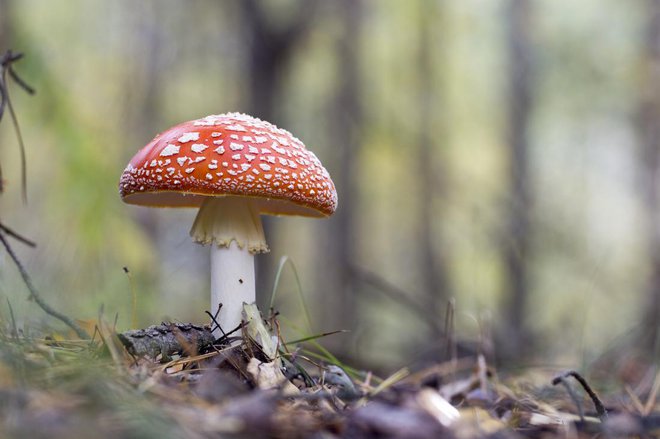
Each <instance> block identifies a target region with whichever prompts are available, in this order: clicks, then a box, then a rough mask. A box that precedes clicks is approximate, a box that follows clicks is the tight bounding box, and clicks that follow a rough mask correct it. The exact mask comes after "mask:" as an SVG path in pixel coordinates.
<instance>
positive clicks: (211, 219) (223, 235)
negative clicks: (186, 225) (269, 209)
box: [190, 196, 268, 254]
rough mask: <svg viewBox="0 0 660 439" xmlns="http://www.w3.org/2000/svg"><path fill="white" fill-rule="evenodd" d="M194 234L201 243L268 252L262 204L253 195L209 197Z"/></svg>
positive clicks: (197, 218)
mask: <svg viewBox="0 0 660 439" xmlns="http://www.w3.org/2000/svg"><path fill="white" fill-rule="evenodd" d="M190 236H192V238H193V239H194V240H195V242H198V243H200V244H204V245H206V244H215V245H217V246H218V247H226V248H229V247H230V245H231V242H232V241H235V242H236V244H237V245H238V247H239V248H241V249H245V248H247V250H248V251H249V252H250V253H252V254H256V253H267V252H268V245H267V244H266V237H265V235H264V229H263V226H262V224H261V218H260V214H259V210H258V208H257V207H256V206H255V205H254V202H253V200H251V199H250V198H249V197H236V196H225V197H208V198H206V199H205V200H204V202H203V203H202V205H201V207H200V208H199V212H198V213H197V217H196V218H195V222H194V223H193V226H192V228H191V229H190Z"/></svg>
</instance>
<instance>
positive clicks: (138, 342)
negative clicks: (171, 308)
mask: <svg viewBox="0 0 660 439" xmlns="http://www.w3.org/2000/svg"><path fill="white" fill-rule="evenodd" d="M117 336H118V337H119V340H120V341H121V342H122V344H123V345H124V347H125V348H126V350H127V351H128V353H129V354H131V355H134V356H136V357H142V356H147V357H151V358H156V357H157V356H158V355H161V356H162V357H163V358H169V357H170V356H171V355H172V354H176V353H189V352H187V351H189V350H191V349H194V350H196V351H197V352H199V351H201V350H203V349H205V348H207V347H209V346H211V345H212V344H213V342H214V341H215V338H214V337H213V333H212V332H211V328H210V327H208V326H198V325H193V324H192V323H161V324H160V325H153V326H149V327H148V328H145V329H132V330H130V331H126V332H122V333H121V334H117Z"/></svg>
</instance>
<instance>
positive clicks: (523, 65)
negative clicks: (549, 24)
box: [498, 0, 533, 357]
mask: <svg viewBox="0 0 660 439" xmlns="http://www.w3.org/2000/svg"><path fill="white" fill-rule="evenodd" d="M530 8H531V5H530V2H529V1H528V0H511V1H510V2H509V6H508V10H507V17H506V18H507V46H508V56H509V73H508V80H509V91H508V93H509V96H508V103H509V109H508V120H507V143H508V145H509V179H510V180H509V196H510V205H509V212H508V224H507V230H506V232H505V233H506V236H505V238H504V242H503V244H502V245H503V249H502V250H503V259H504V270H505V278H506V285H505V288H506V291H505V297H506V302H505V304H504V313H503V314H504V316H505V319H506V324H507V326H508V330H507V332H506V334H504V337H503V338H502V340H501V343H498V346H500V350H502V351H503V354H505V356H510V357H511V356H518V355H520V354H522V353H523V351H524V349H523V348H524V346H528V345H529V344H528V343H527V342H528V338H529V336H530V334H529V332H528V328H527V325H526V321H525V316H526V309H527V301H528V295H529V258H530V236H531V230H530V208H531V193H532V190H531V181H530V178H529V133H528V131H529V120H530V114H531V111H532V95H531V90H532V83H533V72H532V63H531V61H532V60H531V57H532V48H531V41H530V39H531V35H530V33H531V28H530V23H529V21H530Z"/></svg>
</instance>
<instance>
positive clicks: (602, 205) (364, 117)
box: [0, 0, 660, 368]
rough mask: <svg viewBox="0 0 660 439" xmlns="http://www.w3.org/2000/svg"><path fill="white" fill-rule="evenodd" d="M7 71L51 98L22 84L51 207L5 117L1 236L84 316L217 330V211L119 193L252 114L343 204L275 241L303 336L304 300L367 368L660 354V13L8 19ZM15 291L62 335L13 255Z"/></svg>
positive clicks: (119, 0) (8, 4)
mask: <svg viewBox="0 0 660 439" xmlns="http://www.w3.org/2000/svg"><path fill="white" fill-rule="evenodd" d="M7 49H13V50H15V51H19V52H23V53H25V58H24V59H23V60H22V61H20V63H18V64H16V65H15V69H16V71H17V72H18V73H19V74H20V75H21V77H22V78H23V79H25V80H26V82H28V83H29V84H30V85H32V86H33V87H35V88H36V90H37V94H36V95H35V96H28V95H27V94H26V93H24V92H23V91H22V90H21V89H19V88H18V87H17V86H15V85H11V80H8V82H9V83H10V93H11V98H12V102H13V105H14V108H15V110H16V114H17V116H18V119H19V122H20V125H21V128H22V132H23V137H24V140H25V144H26V148H27V158H28V161H27V165H28V166H27V168H28V170H27V171H28V173H27V181H28V203H27V204H24V203H23V202H22V199H21V188H20V178H21V177H20V156H19V152H18V143H17V141H16V137H15V133H14V131H13V129H12V126H11V123H10V120H9V118H8V117H7V116H6V117H5V118H4V120H2V122H1V123H0V142H1V143H0V163H1V165H2V170H3V173H4V174H3V177H4V180H5V181H4V183H5V192H4V193H3V194H2V196H1V197H0V220H1V221H2V222H3V223H4V224H6V225H7V226H10V227H12V228H13V229H15V230H16V231H18V232H20V233H22V234H24V235H26V236H28V237H30V238H32V239H33V240H34V241H36V242H37V243H38V247H37V248H36V249H29V248H25V247H22V246H21V245H20V244H18V243H16V244H14V246H15V248H16V251H17V252H18V254H19V256H20V258H21V259H22V261H23V262H24V264H25V266H26V268H27V270H28V271H29V272H30V274H31V275H32V277H33V279H34V282H35V284H36V286H37V287H38V288H39V290H40V291H41V292H42V295H43V296H44V297H45V298H46V299H47V300H49V301H50V302H51V303H52V304H53V305H54V306H55V307H56V308H58V309H59V310H62V311H64V312H65V313H67V314H68V315H70V316H73V317H77V318H80V319H86V320H89V319H96V318H98V317H99V313H101V312H102V314H103V316H104V318H106V319H108V320H110V321H112V320H114V317H115V315H118V320H117V322H118V323H117V324H118V328H119V329H120V330H121V329H128V328H129V327H131V326H132V324H133V323H132V321H131V314H132V312H133V307H132V299H131V288H133V289H134V291H135V292H136V293H137V295H138V306H137V308H136V309H135V311H136V313H137V322H136V324H137V325H138V326H146V325H149V324H153V323H158V322H160V321H161V320H163V319H175V320H179V321H192V322H199V323H201V322H205V321H206V316H205V314H204V310H205V309H207V307H208V297H209V273H208V270H209V263H208V249H206V248H203V247H200V246H198V245H195V244H193V243H192V242H191V240H190V238H189V237H188V231H189V228H190V226H191V224H192V221H193V218H194V215H195V212H194V211H190V210H172V209H164V210H158V209H147V208H140V207H134V206H127V205H124V204H123V203H122V202H121V200H120V199H119V196H118V191H117V183H118V180H119V176H120V174H121V172H122V170H123V169H124V167H125V165H126V163H128V161H129V159H130V158H131V157H132V155H133V154H134V153H135V152H136V151H137V150H138V149H139V148H141V147H142V146H143V145H145V144H146V143H147V142H148V141H149V140H150V139H151V138H152V137H153V136H154V135H155V134H156V133H157V132H159V131H161V130H164V129H166V128H168V127H170V126H172V125H174V124H177V123H179V122H181V121H184V120H190V119H194V118H198V117H202V116H205V115H207V114H216V113H223V112H227V111H242V112H247V113H250V114H252V115H254V116H258V117H261V118H263V119H266V120H269V121H271V122H274V123H276V124H277V125H279V126H281V127H283V128H286V129H288V130H290V131H291V132H293V133H294V134H295V135H296V136H297V137H299V138H300V139H302V140H303V141H304V142H305V143H306V144H307V146H308V148H309V149H311V150H312V151H314V152H315V153H316V154H317V155H318V156H319V158H320V159H321V161H322V162H323V163H324V164H325V166H326V168H327V169H328V170H329V172H330V174H331V175H332V176H333V179H334V181H335V183H336V185H337V188H338V193H339V209H338V211H337V212H336V214H335V215H334V216H333V217H332V218H330V219H327V220H311V219H299V218H272V219H269V220H268V223H267V233H268V239H269V241H270V244H271V249H272V252H271V253H270V254H268V255H265V256H260V257H259V268H258V276H259V281H258V282H259V285H260V287H259V288H260V291H259V296H260V298H259V301H260V303H261V305H262V307H263V308H265V309H267V307H268V304H269V300H270V296H271V294H272V291H273V285H274V282H275V277H276V276H275V274H276V272H277V270H278V265H279V264H280V261H281V258H282V257H284V256H286V257H288V258H289V260H290V261H292V262H293V265H294V266H295V269H296V272H297V274H298V277H296V276H295V275H294V272H293V270H292V269H291V266H290V265H286V266H285V267H284V269H283V270H282V272H281V276H280V282H279V284H278V289H277V295H276V298H275V304H276V307H277V309H278V310H279V311H280V312H281V317H282V321H283V327H284V328H285V332H286V333H287V334H288V335H287V336H289V337H291V338H293V337H296V336H297V335H300V334H302V333H309V330H308V329H307V328H306V327H305V324H304V319H303V317H302V316H303V314H304V312H303V305H302V304H301V300H300V299H299V295H298V290H299V289H300V290H301V291H302V293H303V294H304V297H305V301H306V307H307V308H308V310H309V312H310V313H311V315H312V317H313V328H312V332H323V331H332V330H335V329H347V330H350V332H349V333H345V334H339V335H333V336H331V337H328V338H327V339H326V340H324V343H325V344H326V345H327V346H329V347H330V348H331V349H332V350H333V352H335V353H337V354H339V355H340V356H341V357H342V358H345V359H350V360H351V361H353V362H354V364H358V365H364V366H366V367H376V368H395V367H398V366H401V365H406V364H410V363H411V362H420V361H421V362H423V361H429V360H431V359H441V358H442V356H443V355H446V351H447V346H448V338H450V339H451V338H454V339H461V340H472V341H475V342H476V344H475V345H474V346H473V348H475V349H484V350H487V351H488V352H489V354H491V355H494V356H495V357H496V358H497V359H498V360H500V361H507V360H508V361H510V362H512V363H518V364H520V363H523V362H525V361H541V362H543V364H556V365H561V364H566V365H571V364H576V363H579V364H582V363H586V362H590V361H593V360H594V359H596V358H597V357H598V356H599V355H601V354H602V353H603V352H606V351H608V350H610V349H612V348H613V347H615V346H619V345H622V344H623V345H634V346H637V347H638V348H639V349H640V351H642V352H646V353H648V354H654V353H655V352H656V345H657V339H658V337H657V328H658V325H657V322H658V315H659V313H660V204H659V202H660V199H659V194H658V188H659V186H658V185H659V184H660V181H658V179H659V178H660V156H659V153H660V1H658V0H633V1H628V2H621V1H615V0H582V1H579V2H576V1H569V0H538V1H532V0H508V1H491V0H468V1H441V0H437V1H433V0H410V1H400V0H336V1H323V0H272V1H270V0H189V1H174V0H158V1H155V0H144V1H139V2H136V1H131V0H115V1H102V0H0V50H1V51H2V52H4V51H5V50H7ZM123 267H128V268H129V270H130V276H127V275H126V274H125V273H124V271H123ZM0 295H1V296H3V297H2V299H3V300H1V301H0V308H1V309H2V310H1V311H0V315H2V316H3V318H4V319H5V321H6V319H8V318H9V317H8V316H9V311H8V309H9V306H8V305H7V302H8V303H10V304H11V307H12V309H13V312H14V315H15V318H16V320H17V321H18V323H19V325H21V327H25V328H30V327H35V326H34V325H40V324H42V323H44V322H48V323H49V324H54V322H53V321H52V320H49V319H48V318H46V317H45V316H44V314H43V313H42V312H41V310H40V309H38V307H37V306H36V305H34V304H33V303H31V302H28V301H27V300H26V297H27V291H26V290H25V287H24V285H23V284H22V281H21V279H20V277H19V276H18V274H17V271H16V269H15V267H14V266H13V264H12V262H11V260H10V259H9V258H7V257H6V256H5V255H4V254H3V255H1V256H0ZM5 298H6V299H7V301H6V300H4V299H5ZM449 304H451V305H449ZM448 309H449V311H452V310H453V313H452V312H449V313H448ZM448 315H449V317H448ZM452 315H453V319H452V318H451V316H452ZM450 320H453V328H454V329H453V330H451V331H450V332H449V334H448V333H447V331H446V327H447V326H451V325H448V323H447V322H448V321H450ZM26 330H28V329H26ZM449 345H450V344H449ZM466 346H467V345H466Z"/></svg>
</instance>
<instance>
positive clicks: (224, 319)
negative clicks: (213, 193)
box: [190, 197, 268, 336]
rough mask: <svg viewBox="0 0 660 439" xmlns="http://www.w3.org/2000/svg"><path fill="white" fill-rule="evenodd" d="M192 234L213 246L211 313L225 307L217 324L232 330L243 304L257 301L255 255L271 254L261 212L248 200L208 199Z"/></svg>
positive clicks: (239, 317) (217, 333)
mask: <svg viewBox="0 0 660 439" xmlns="http://www.w3.org/2000/svg"><path fill="white" fill-rule="evenodd" d="M190 235H191V236H192V237H193V239H194V240H195V241H197V242H199V243H200V244H209V245H210V246H211V312H212V313H214V314H215V313H216V312H217V311H218V306H219V305H220V304H222V308H221V309H220V313H219V314H218V318H217V319H216V321H217V322H218V323H219V324H220V325H221V326H222V330H223V331H225V332H228V331H231V330H233V329H234V328H236V327H237V326H238V325H239V323H240V322H241V316H242V311H243V308H242V307H243V302H246V303H253V302H254V300H255V289H254V288H255V285H254V254H255V253H262V252H267V251H268V246H267V245H266V238H265V237H264V229H263V227H262V225H261V218H260V216H259V210H258V208H257V207H256V206H255V205H254V203H253V202H252V200H251V199H249V198H245V197H208V198H207V199H206V200H205V201H204V202H203V203H202V205H201V207H200V208H199V212H198V213H197V218H195V223H194V224H193V226H192V229H191V230H190ZM214 335H215V336H220V335H222V333H221V332H220V330H216V331H214Z"/></svg>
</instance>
